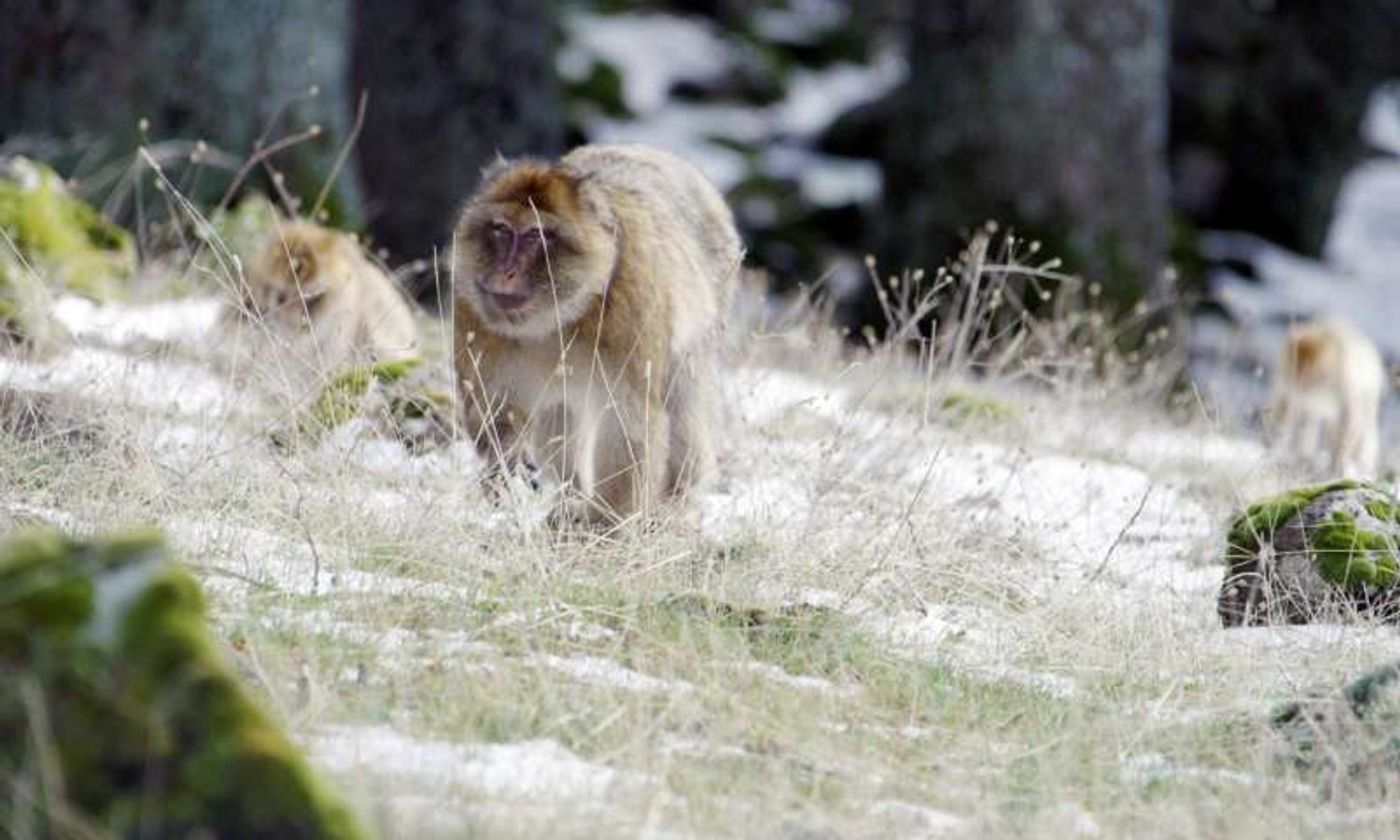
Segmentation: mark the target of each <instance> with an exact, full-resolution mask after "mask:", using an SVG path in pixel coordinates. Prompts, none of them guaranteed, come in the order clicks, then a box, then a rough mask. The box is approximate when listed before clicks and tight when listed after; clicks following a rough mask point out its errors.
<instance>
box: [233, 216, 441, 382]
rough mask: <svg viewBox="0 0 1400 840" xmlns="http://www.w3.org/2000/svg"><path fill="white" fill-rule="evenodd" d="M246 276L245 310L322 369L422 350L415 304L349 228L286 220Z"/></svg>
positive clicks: (242, 305)
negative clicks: (414, 313) (351, 233)
mask: <svg viewBox="0 0 1400 840" xmlns="http://www.w3.org/2000/svg"><path fill="white" fill-rule="evenodd" d="M246 279H247V287H246V289H245V290H244V295H243V299H242V300H241V301H240V307H239V312H240V314H242V315H243V316H245V317H247V318H253V319H257V320H258V321H260V322H261V323H263V324H265V325H266V326H268V327H269V328H270V329H271V330H273V331H274V332H276V333H278V334H279V335H281V336H282V337H286V338H290V339H291V340H292V341H291V344H290V346H291V348H292V352H293V353H294V354H295V355H296V356H298V357H299V359H300V361H302V362H305V363H307V364H310V365H312V366H314V367H316V368H318V369H320V370H323V371H330V370H334V369H336V368H339V367H342V366H344V365H347V364H354V363H363V362H370V361H385V360H391V359H403V358H408V357H412V356H414V355H416V354H417V352H418V341H419V338H418V325H417V322H416V321H415V319H414V316H413V309H412V306H411V304H409V302H408V301H407V300H406V299H405V298H404V296H403V295H402V294H401V293H400V292H399V290H398V287H397V286H395V284H394V281H393V279H392V278H390V277H389V275H388V273H387V272H386V271H385V270H384V269H382V268H380V267H379V266H378V265H377V264H376V263H374V262H373V261H371V260H370V259H369V257H367V256H366V255H365V253H364V249H363V248H362V247H361V246H360V244H359V242H357V241H356V240H355V238H354V237H353V236H351V235H350V234H348V233H345V232H343V231H338V230H333V229H331V228H327V227H322V226H320V225H316V224H312V223H310V222H286V223H283V224H279V225H277V227H276V229H275V230H273V231H271V232H270V233H269V234H268V235H267V238H266V240H265V241H264V242H263V243H262V245H261V246H260V247H259V248H258V250H257V252H256V254H255V255H254V257H253V259H252V261H251V262H250V264H249V266H248V270H247V277H246Z"/></svg>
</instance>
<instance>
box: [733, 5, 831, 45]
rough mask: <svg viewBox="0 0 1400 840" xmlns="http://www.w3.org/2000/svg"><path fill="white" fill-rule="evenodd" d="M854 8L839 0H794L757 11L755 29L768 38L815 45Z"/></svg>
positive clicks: (758, 33)
mask: <svg viewBox="0 0 1400 840" xmlns="http://www.w3.org/2000/svg"><path fill="white" fill-rule="evenodd" d="M848 17H850V7H848V6H846V5H845V4H844V3H838V2H836V0H790V2H788V3H787V4H786V5H784V6H781V7H767V8H761V9H759V10H757V11H755V12H754V14H753V18H752V21H753V28H754V32H755V33H756V34H757V35H758V36H759V37H760V38H762V39H763V40H764V41H772V42H776V43H780V44H811V43H813V42H814V41H816V40H817V39H818V38H820V37H821V36H822V35H823V34H825V33H827V32H830V31H832V30H834V29H836V28H837V27H839V26H841V25H842V24H843V23H845V22H846V19H847V18H848Z"/></svg>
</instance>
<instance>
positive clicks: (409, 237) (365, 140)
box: [352, 0, 563, 293]
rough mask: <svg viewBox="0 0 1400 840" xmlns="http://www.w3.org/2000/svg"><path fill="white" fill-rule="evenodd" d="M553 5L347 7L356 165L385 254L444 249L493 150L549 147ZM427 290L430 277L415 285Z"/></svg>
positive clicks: (555, 108)
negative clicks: (357, 98)
mask: <svg viewBox="0 0 1400 840" xmlns="http://www.w3.org/2000/svg"><path fill="white" fill-rule="evenodd" d="M553 9H554V4H553V3H551V2H549V0H520V2H511V3H446V4H445V3H436V2H431V1H430V0H406V1H405V2H401V3H384V2H378V0H356V2H355V4H354V48H353V55H354V57H353V61H352V66H353V77H354V87H355V88H356V90H361V91H365V92H367V93H368V95H369V111H368V117H367V119H366V122H365V127H364V133H363V135H362V136H361V138H360V143H359V158H360V169H361V172H362V173H363V176H364V183H365V190H366V194H367V196H368V201H367V209H368V216H369V219H370V224H371V227H372V229H373V232H374V235H375V238H376V240H377V242H378V243H379V244H381V245H383V246H385V247H387V248H388V249H389V251H390V252H391V254H392V255H393V257H394V258H395V259H397V260H408V259H418V258H423V257H428V256H431V254H432V251H433V248H434V246H439V247H441V246H444V245H446V244H447V243H448V239H447V235H448V233H449V231H450V229H451V224H452V221H453V215H454V213H455V211H456V209H457V208H458V207H459V206H460V205H461V203H462V201H463V199H464V198H466V196H467V195H468V193H470V191H471V190H472V189H473V188H474V187H475V185H476V183H477V180H478V178H479V177H480V171H481V168H482V167H483V166H485V165H486V164H488V163H490V161H491V160H492V159H493V158H494V157H495V155H496V154H497V153H498V152H499V153H501V154H504V155H507V156H510V155H519V154H538V155H552V154H554V153H556V152H558V151H559V146H560V144H561V142H562V139H563V116H562V111H563V109H562V105H561V101H560V92H559V85H558V82H557V80H556V78H555V73H554V64H553V61H554V51H555V46H556V42H557V39H558V33H557V29H556V26H555V20H554V17H553ZM432 289H433V278H432V277H431V275H429V276H428V277H426V278H425V282H424V283H422V284H420V290H421V291H422V292H424V293H428V292H431V291H432Z"/></svg>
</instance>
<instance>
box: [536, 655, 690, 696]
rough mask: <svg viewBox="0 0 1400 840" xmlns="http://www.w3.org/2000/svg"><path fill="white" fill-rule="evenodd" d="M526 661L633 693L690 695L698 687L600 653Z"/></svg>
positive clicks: (572, 677)
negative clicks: (641, 669) (665, 677)
mask: <svg viewBox="0 0 1400 840" xmlns="http://www.w3.org/2000/svg"><path fill="white" fill-rule="evenodd" d="M526 661H527V662H529V663H531V664H535V665H541V666H543V667H546V668H549V669H551V670H554V671H558V672H559V673H561V674H564V675H566V676H568V677H570V678H571V679H574V680H577V681H578V682H581V683H585V684H587V685H591V686H595V687H598V688H611V689H617V690H620V691H625V692H627V693H629V694H689V693H691V692H693V691H694V690H695V686H693V685H691V684H690V683H688V682H686V681H685V680H664V679H659V678H657V677H651V676H647V675H646V674H642V673H639V672H637V671H634V670H632V669H631V668H628V667H626V666H624V665H620V664H618V663H616V662H614V661H612V660H611V659H604V658H602V657H599V656H554V655H552V654H540V655H537V656H530V657H527V658H526Z"/></svg>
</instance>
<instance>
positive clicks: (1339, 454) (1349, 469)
mask: <svg viewBox="0 0 1400 840" xmlns="http://www.w3.org/2000/svg"><path fill="white" fill-rule="evenodd" d="M1384 390H1385V371H1384V368H1383V366H1382V364H1381V357H1380V353H1379V352H1378V351H1377V350H1376V346H1375V344H1373V343H1372V342H1371V340H1370V339H1369V338H1367V337H1366V336H1364V335H1362V334H1361V333H1360V332H1358V331H1356V329H1354V328H1353V327H1351V326H1349V325H1348V324H1346V323H1343V322H1342V321H1340V320H1337V319H1329V320H1322V321H1313V322H1310V323H1306V324H1300V325H1298V326H1295V327H1293V328H1292V329H1291V330H1289V332H1288V336H1287V338H1285V339H1284V343H1283V347H1282V348H1281V349H1280V351H1279V360H1278V367H1277V370H1276V371H1275V374H1274V409H1273V414H1274V424H1275V440H1274V443H1275V446H1277V447H1278V448H1280V449H1283V450H1286V451H1288V452H1290V453H1291V454H1294V455H1299V456H1302V457H1303V458H1305V459H1307V460H1312V459H1314V458H1315V457H1316V455H1317V453H1318V449H1319V447H1325V448H1326V450H1327V454H1328V456H1329V465H1328V467H1329V469H1330V470H1331V471H1332V472H1333V473H1335V474H1340V475H1346V476H1351V477H1355V478H1374V477H1375V473H1376V469H1377V466H1378V456H1379V449H1380V431H1379V424H1380V406H1381V398H1382V396H1383V393H1384Z"/></svg>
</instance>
